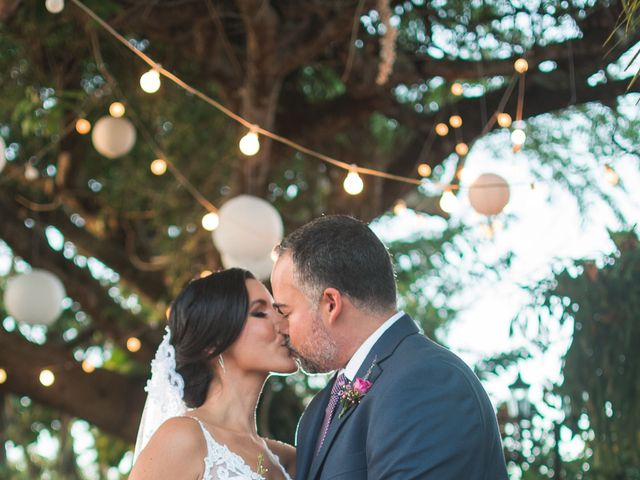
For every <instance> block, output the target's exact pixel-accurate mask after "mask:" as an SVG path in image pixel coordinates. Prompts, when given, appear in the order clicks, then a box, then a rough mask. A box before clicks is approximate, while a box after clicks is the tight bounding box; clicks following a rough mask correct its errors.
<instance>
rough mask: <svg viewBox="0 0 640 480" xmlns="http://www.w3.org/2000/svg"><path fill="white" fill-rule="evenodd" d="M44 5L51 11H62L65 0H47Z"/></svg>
mask: <svg viewBox="0 0 640 480" xmlns="http://www.w3.org/2000/svg"><path fill="white" fill-rule="evenodd" d="M44 6H45V8H46V9H47V11H48V12H49V13H60V12H61V11H62V10H64V0H47V1H46V2H44Z"/></svg>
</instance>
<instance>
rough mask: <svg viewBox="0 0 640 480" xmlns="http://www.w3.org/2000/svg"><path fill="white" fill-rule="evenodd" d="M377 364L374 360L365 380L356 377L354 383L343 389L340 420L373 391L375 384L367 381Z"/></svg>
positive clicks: (346, 385) (347, 384)
mask: <svg viewBox="0 0 640 480" xmlns="http://www.w3.org/2000/svg"><path fill="white" fill-rule="evenodd" d="M375 363H376V361H375V360H374V361H373V363H372V364H371V367H369V371H368V372H367V374H366V375H365V376H364V378H360V377H356V378H355V380H354V381H353V382H348V383H346V384H345V385H344V386H343V387H342V390H341V392H340V404H341V406H342V408H341V409H340V413H339V415H338V418H342V416H343V415H344V414H345V413H347V412H348V411H349V409H350V408H351V407H355V406H356V405H358V404H359V403H360V402H361V401H362V399H363V398H364V396H365V395H366V394H367V392H368V391H369V390H370V389H371V387H372V385H373V382H370V381H369V380H367V379H368V378H369V375H371V370H372V369H373V366H374V365H375Z"/></svg>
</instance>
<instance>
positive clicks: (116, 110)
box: [109, 102, 126, 118]
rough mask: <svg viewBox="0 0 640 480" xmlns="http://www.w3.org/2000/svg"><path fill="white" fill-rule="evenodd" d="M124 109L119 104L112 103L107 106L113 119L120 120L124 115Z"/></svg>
mask: <svg viewBox="0 0 640 480" xmlns="http://www.w3.org/2000/svg"><path fill="white" fill-rule="evenodd" d="M125 111H126V108H124V105H123V104H122V103H120V102H113V103H112V104H111V105H109V114H110V115H111V116H112V117H114V118H120V117H122V116H123V115H124V112H125Z"/></svg>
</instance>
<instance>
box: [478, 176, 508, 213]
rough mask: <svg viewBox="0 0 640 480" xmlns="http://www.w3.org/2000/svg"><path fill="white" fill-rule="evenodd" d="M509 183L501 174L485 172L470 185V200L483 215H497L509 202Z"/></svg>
mask: <svg viewBox="0 0 640 480" xmlns="http://www.w3.org/2000/svg"><path fill="white" fill-rule="evenodd" d="M509 196H510V193H509V184H508V183H507V181H506V180H505V179H504V178H502V177H501V176H500V175H496V174H495V173H483V174H482V175H480V176H479V177H478V178H476V180H475V181H474V182H473V183H472V184H471V187H469V202H470V203H471V206H472V207H473V209H474V210H475V211H476V212H478V213H480V214H482V215H497V214H499V213H500V212H502V209H503V208H504V207H505V206H506V205H507V203H509Z"/></svg>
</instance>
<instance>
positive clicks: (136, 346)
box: [127, 337, 142, 353]
mask: <svg viewBox="0 0 640 480" xmlns="http://www.w3.org/2000/svg"><path fill="white" fill-rule="evenodd" d="M140 348H142V342H141V341H140V339H139V338H138V337H129V338H127V350H129V351H130V352H131V353H136V352H137V351H138V350H140Z"/></svg>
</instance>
